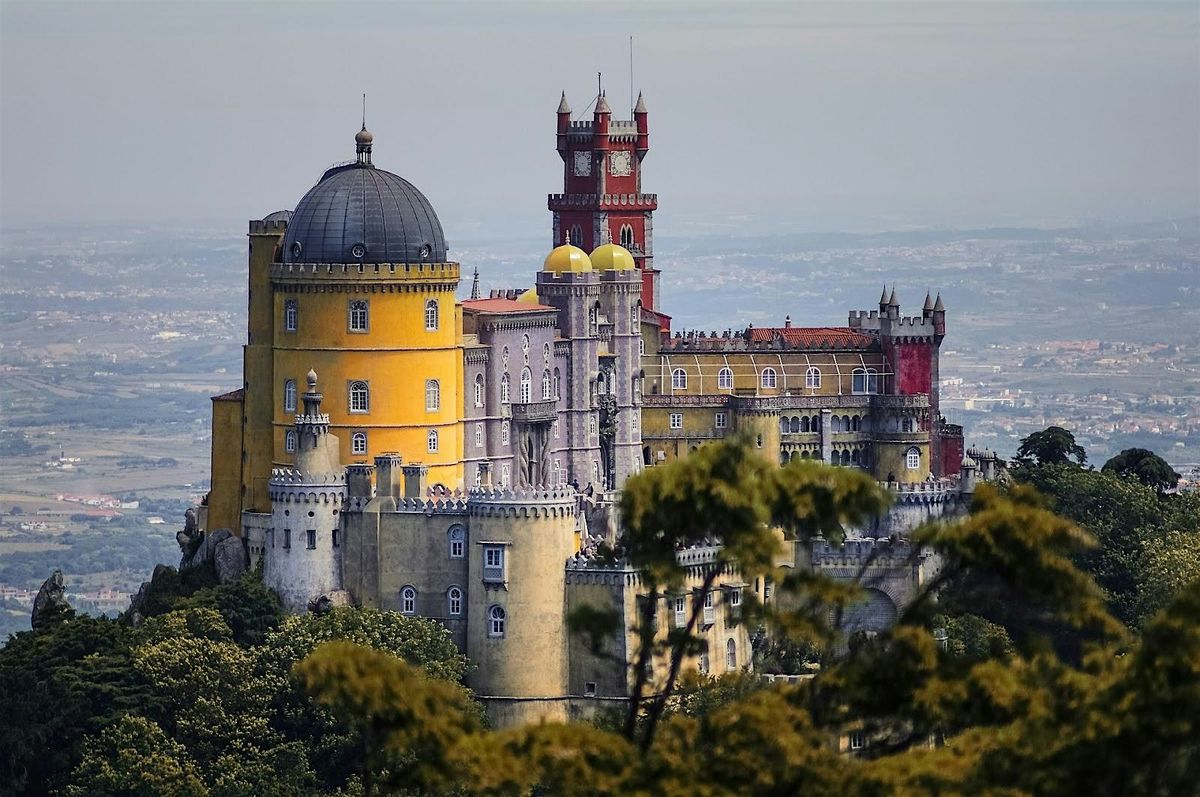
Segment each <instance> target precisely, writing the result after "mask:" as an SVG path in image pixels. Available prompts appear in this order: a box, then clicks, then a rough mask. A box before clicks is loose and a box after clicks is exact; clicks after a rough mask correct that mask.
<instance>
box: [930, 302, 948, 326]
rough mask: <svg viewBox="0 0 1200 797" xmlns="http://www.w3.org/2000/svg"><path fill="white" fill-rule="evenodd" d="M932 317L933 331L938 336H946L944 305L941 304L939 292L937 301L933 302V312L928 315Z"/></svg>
mask: <svg viewBox="0 0 1200 797" xmlns="http://www.w3.org/2000/svg"><path fill="white" fill-rule="evenodd" d="M930 315H932V316H933V329H934V331H935V332H936V333H937V334H938V335H945V334H946V305H944V304H942V294H941V292H940V291H939V292H938V295H937V301H936V302H934V305H933V311H932V313H930Z"/></svg>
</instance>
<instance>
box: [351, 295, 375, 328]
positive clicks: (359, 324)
mask: <svg viewBox="0 0 1200 797" xmlns="http://www.w3.org/2000/svg"><path fill="white" fill-rule="evenodd" d="M347 313H348V315H349V328H350V331H351V332H366V331H367V330H368V328H369V325H370V313H369V308H368V305H367V301H366V299H351V300H350V304H349V306H348V307H347Z"/></svg>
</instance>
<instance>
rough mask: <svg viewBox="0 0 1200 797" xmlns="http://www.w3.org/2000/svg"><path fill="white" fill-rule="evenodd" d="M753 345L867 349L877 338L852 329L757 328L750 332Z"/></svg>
mask: <svg viewBox="0 0 1200 797" xmlns="http://www.w3.org/2000/svg"><path fill="white" fill-rule="evenodd" d="M748 331H749V333H750V342H751V343H772V342H774V341H776V340H781V341H782V342H783V343H785V344H786V345H788V346H794V347H797V348H803V349H866V348H869V347H870V346H871V345H872V344H873V343H875V337H874V336H872V335H867V334H865V333H863V332H856V331H854V330H853V329H851V328H850V327H757V328H754V329H750V330H748Z"/></svg>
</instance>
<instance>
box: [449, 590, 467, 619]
mask: <svg viewBox="0 0 1200 797" xmlns="http://www.w3.org/2000/svg"><path fill="white" fill-rule="evenodd" d="M462 610H463V591H462V587H459V586H457V585H455V586H453V587H450V589H448V590H446V614H448V615H449V616H450V617H462V613H463V612H462Z"/></svg>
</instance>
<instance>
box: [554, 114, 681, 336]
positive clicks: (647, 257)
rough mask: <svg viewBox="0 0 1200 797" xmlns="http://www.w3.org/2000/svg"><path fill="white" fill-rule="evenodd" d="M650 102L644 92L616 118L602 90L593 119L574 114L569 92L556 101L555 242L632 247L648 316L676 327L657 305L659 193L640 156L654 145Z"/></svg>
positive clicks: (667, 326) (589, 246) (664, 326)
mask: <svg viewBox="0 0 1200 797" xmlns="http://www.w3.org/2000/svg"><path fill="white" fill-rule="evenodd" d="M647 120H648V114H647V113H646V102H645V101H644V100H643V99H642V95H641V94H638V99H637V105H636V106H634V109H633V119H630V120H614V119H613V118H612V110H611V109H610V108H609V107H608V100H607V98H606V97H605V96H604V94H603V93H601V94H600V95H599V96H598V97H596V108H595V111H594V112H593V114H592V118H591V120H582V121H572V119H571V106H570V105H568V104H567V95H566V93H565V92H564V93H563V96H562V100H561V101H560V102H559V103H558V154H559V156H560V157H561V158H562V160H563V192H562V193H561V194H550V196H549V198H548V200H547V206H548V207H549V209H550V211H551V212H552V213H553V214H554V241H553V245H554V246H561V245H562V244H565V243H570V244H574V245H575V246H578V247H579V248H581V249H583V250H585V251H588V252H591V251H592V250H594V249H595V248H596V247H598V246H602V245H603V244H607V243H617V244H620V245H621V246H623V247H625V248H626V249H628V250H629V251H630V252H631V253H632V254H633V257H634V260H636V261H637V266H638V268H639V269H640V270H641V272H642V308H643V312H644V313H645V314H646V315H647V316H650V317H649V318H647V319H646V320H654V321H657V322H658V323H659V325H660V326H661V327H662V329H663V330H664V331H666V330H669V329H670V324H671V319H670V317H669V316H666V315H663V314H662V313H660V312H658V273H659V272H658V270H657V269H655V268H654V211H655V209H656V208H657V207H658V196H657V195H655V194H644V193H642V160H643V159H644V158H645V157H646V153H647V152H649V151H650V132H649V123H648V121H647Z"/></svg>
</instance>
